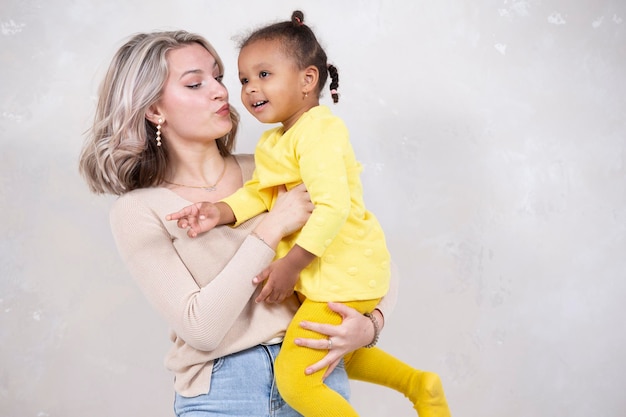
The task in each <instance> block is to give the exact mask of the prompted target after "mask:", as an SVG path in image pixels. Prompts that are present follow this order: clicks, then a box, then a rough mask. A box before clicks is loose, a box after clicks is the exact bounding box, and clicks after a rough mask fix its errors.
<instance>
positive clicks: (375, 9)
mask: <svg viewBox="0 0 626 417" xmlns="http://www.w3.org/2000/svg"><path fill="white" fill-rule="evenodd" d="M296 7H299V8H302V9H303V10H304V11H305V13H306V15H305V16H306V19H307V20H308V22H309V23H310V24H311V25H312V26H313V27H314V29H315V30H316V31H317V33H318V35H319V37H320V39H321V41H322V43H323V44H324V45H325V47H326V48H327V52H328V54H329V56H330V58H331V59H332V61H333V62H334V63H335V64H336V65H337V66H338V67H339V69H340V74H341V85H340V92H341V94H342V96H341V101H340V103H339V104H338V105H336V106H334V109H335V111H336V112H337V113H338V114H339V115H341V116H342V117H344V118H345V120H346V122H347V123H348V125H349V127H350V128H351V131H352V135H353V142H354V146H355V149H356V151H357V154H358V156H359V158H360V160H361V161H362V162H363V164H364V166H365V171H364V174H363V181H364V186H365V194H366V200H367V202H368V204H369V206H370V208H371V209H372V210H373V211H374V212H375V213H376V214H377V215H378V217H379V218H380V220H381V222H382V223H383V225H384V227H385V229H386V231H387V236H388V241H389V246H390V248H391V251H392V254H393V257H394V259H395V261H396V263H397V264H398V266H399V268H400V271H401V273H402V283H401V293H400V297H399V301H398V306H397V309H396V312H395V313H394V315H393V317H392V318H391V320H390V322H389V323H388V326H387V327H386V329H385V332H384V334H383V338H382V341H381V345H382V346H383V347H384V348H385V349H387V350H389V351H390V352H392V353H394V354H396V355H397V356H399V357H401V358H403V359H405V360H406V361H408V362H410V363H412V364H414V365H415V366H417V367H420V368H425V369H430V370H434V371H437V372H439V373H440V375H441V377H442V379H443V382H444V384H445V387H446V389H447V395H448V398H449V402H450V405H451V407H452V411H453V414H454V415H455V416H457V417H503V416H506V417H518V416H519V417H522V416H545V417H554V416H567V417H583V416H607V417H619V416H623V415H626V397H625V396H624V394H623V387H624V385H625V383H626V377H625V376H624V375H625V374H626V357H625V354H624V352H625V351H626V334H625V332H624V324H623V321H624V316H625V308H624V303H623V300H624V297H625V296H626V166H625V163H626V161H625V158H626V153H625V152H626V149H625V148H626V75H625V74H626V21H625V20H626V3H625V2H624V1H621V0H581V1H564V0H546V1H539V0H528V1H515V0H490V1H488V0H478V1H474V2H465V1H452V0H441V1H422V0H412V1H409V0H406V1H398V0H389V1H388V0H385V1H383V0H362V1H343V2H340V1H326V0H321V1H316V2H305V1H287V0H283V1H279V0H267V1H263V2H259V1H247V2H243V1H232V2H217V1H209V0H178V1H168V0H159V1H154V0H150V1H148V0H130V1H129V0H126V1H121V0H110V1H105V2H100V1H94V0H89V1H87V0H3V1H2V3H1V4H0V213H1V215H2V219H1V221H0V416H3V417H84V416H91V417H113V416H129V417H130V416H132V417H137V416H152V417H161V416H163V417H164V416H171V415H172V412H171V409H172V405H171V403H172V397H173V395H172V388H171V386H172V377H171V375H170V374H169V373H168V372H167V371H166V370H164V369H163V365H162V358H163V356H164V353H165V351H166V350H167V349H168V343H169V342H168V340H167V329H166V327H165V325H164V323H163V322H162V321H161V319H160V317H159V316H158V314H156V313H155V312H154V311H152V309H151V308H150V307H149V305H148V304H147V303H146V302H145V300H144V299H143V296H142V295H141V294H140V293H139V292H138V290H137V288H136V287H135V285H134V284H133V282H132V280H131V279H130V277H129V275H128V274H127V272H126V270H125V268H124V267H123V265H121V262H120V260H119V257H118V255H117V253H116V249H115V247H114V245H113V242H112V239H111V236H110V232H109V228H108V219H107V213H108V208H109V205H110V203H111V201H112V198H111V197H97V196H93V195H90V194H89V192H88V190H87V188H86V186H85V185H84V183H83V182H82V180H81V179H80V178H79V176H78V173H77V162H76V161H77V158H78V153H79V150H80V147H81V143H82V140H83V139H82V137H83V136H82V135H83V132H84V131H85V130H86V129H87V128H88V126H89V122H90V120H91V117H92V113H93V110H94V106H95V95H96V90H97V86H98V83H99V80H100V79H101V76H102V74H103V72H104V70H105V67H106V65H107V64H108V61H109V59H110V58H111V56H112V54H113V52H114V51H115V49H116V48H117V47H118V46H119V45H120V44H121V42H122V41H123V40H124V39H126V37H127V36H128V35H130V34H132V33H135V32H138V31H147V30H153V29H171V28H184V29H187V30H191V31H196V32H199V33H201V34H203V35H205V36H207V37H208V38H209V39H210V40H211V41H212V42H213V43H214V45H215V46H216V47H217V49H218V51H220V53H221V54H222V58H223V59H224V61H225V63H226V65H227V71H228V72H227V77H226V83H227V86H228V87H229V89H230V91H231V102H232V103H233V104H234V105H235V106H238V107H239V108H240V109H241V110H242V113H244V111H243V109H242V107H241V106H240V105H239V92H238V91H239V86H238V82H237V79H236V75H235V74H236V49H235V42H234V41H233V37H236V36H237V35H240V34H242V33H244V32H245V30H246V29H248V28H251V27H254V26H256V25H260V24H264V23H267V22H269V21H273V20H275V19H284V18H287V17H289V15H290V12H291V11H292V10H293V9H294V8H296ZM263 129H264V127H263V126H261V125H260V124H259V123H258V122H256V120H253V119H251V118H250V117H249V116H247V115H245V114H244V118H243V132H242V135H241V136H240V141H239V146H238V150H239V151H240V152H251V151H252V150H253V146H254V143H255V140H256V138H257V137H258V135H259V134H260V132H261V131H262V130H263ZM353 402H354V404H355V405H356V407H357V408H358V409H359V410H360V412H361V415H363V416H365V417H368V416H369V417H375V416H376V417H380V416H390V417H402V416H410V415H413V414H412V412H411V409H410V406H409V404H408V403H407V402H406V401H405V400H404V399H403V398H402V397H401V396H400V395H399V394H397V393H395V392H391V391H389V390H387V389H383V388H379V387H373V386H368V385H365V384H362V383H354V384H353Z"/></svg>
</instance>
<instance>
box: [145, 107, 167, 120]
mask: <svg viewBox="0 0 626 417" xmlns="http://www.w3.org/2000/svg"><path fill="white" fill-rule="evenodd" d="M146 119H148V120H149V121H151V122H152V123H154V124H155V125H156V124H159V119H161V120H163V115H162V114H161V111H160V110H159V109H158V107H157V106H156V104H153V105H152V106H150V108H149V109H148V110H147V111H146Z"/></svg>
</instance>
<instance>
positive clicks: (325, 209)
mask: <svg viewBox="0 0 626 417" xmlns="http://www.w3.org/2000/svg"><path fill="white" fill-rule="evenodd" d="M336 120H338V119H336ZM349 146H350V144H349V135H348V131H347V129H346V128H345V126H344V125H343V123H338V122H331V123H318V124H317V125H314V126H312V127H311V128H310V129H309V130H308V131H306V132H303V134H302V136H301V137H300V138H299V139H298V145H297V150H296V153H297V157H298V160H299V164H300V174H301V175H302V181H303V182H304V184H305V185H306V188H307V190H308V192H309V196H310V198H311V201H312V202H313V204H314V205H315V209H314V210H313V213H312V214H311V217H310V218H309V220H308V221H307V223H306V224H305V225H304V227H303V228H302V231H301V232H300V235H299V236H298V239H297V240H296V244H298V245H299V246H301V247H302V248H304V249H306V250H307V251H309V252H311V253H313V254H314V255H316V256H318V257H319V256H322V254H323V253H324V251H325V250H326V248H327V247H328V245H329V244H330V243H331V242H332V240H333V239H334V238H335V237H336V236H337V234H338V233H339V231H340V229H341V228H342V227H343V225H344V224H345V222H346V219H347V218H348V214H349V212H350V203H351V201H350V198H351V196H350V186H349V183H348V175H350V174H351V173H350V172H349V170H348V167H347V166H346V163H345V160H344V153H345V152H347V151H348V147H349Z"/></svg>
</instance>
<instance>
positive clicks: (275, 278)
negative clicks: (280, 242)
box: [253, 245, 315, 303]
mask: <svg viewBox="0 0 626 417" xmlns="http://www.w3.org/2000/svg"><path fill="white" fill-rule="evenodd" d="M313 259H315V255H314V254H312V253H311V252H309V251H307V250H305V249H303V248H302V247H300V246H298V245H294V246H293V248H291V250H290V251H289V252H288V253H287V255H285V256H284V257H282V258H280V259H278V260H276V261H274V262H272V263H271V264H270V265H269V266H268V267H267V268H265V269H264V270H263V272H261V273H260V274H259V275H257V276H256V277H255V278H254V279H253V283H254V284H258V283H260V282H263V281H265V280H267V282H266V283H265V285H264V286H263V289H262V290H261V292H260V293H259V295H258V296H257V298H256V299H255V301H256V302H257V303H260V302H262V301H266V302H268V303H280V302H282V301H283V300H284V299H285V298H287V297H288V296H290V295H291V294H293V287H294V286H295V285H296V282H298V278H299V277H300V272H301V271H302V270H303V269H304V268H306V267H307V265H309V264H310V263H311V262H313Z"/></svg>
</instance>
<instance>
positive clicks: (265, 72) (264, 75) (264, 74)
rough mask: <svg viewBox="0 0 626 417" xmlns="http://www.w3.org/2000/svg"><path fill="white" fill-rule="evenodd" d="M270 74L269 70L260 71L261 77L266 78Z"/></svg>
mask: <svg viewBox="0 0 626 417" xmlns="http://www.w3.org/2000/svg"><path fill="white" fill-rule="evenodd" d="M268 75H270V73H269V72H267V71H261V72H259V78H265V77H267V76H268Z"/></svg>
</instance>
